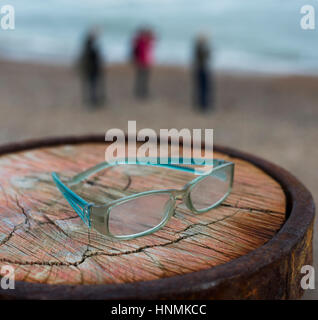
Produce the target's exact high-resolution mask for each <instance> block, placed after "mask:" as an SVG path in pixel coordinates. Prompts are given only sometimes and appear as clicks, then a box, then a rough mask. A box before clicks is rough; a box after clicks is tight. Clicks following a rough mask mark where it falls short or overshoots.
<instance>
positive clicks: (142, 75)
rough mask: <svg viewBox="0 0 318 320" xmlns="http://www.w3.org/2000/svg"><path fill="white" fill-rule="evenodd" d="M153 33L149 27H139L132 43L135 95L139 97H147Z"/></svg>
mask: <svg viewBox="0 0 318 320" xmlns="http://www.w3.org/2000/svg"><path fill="white" fill-rule="evenodd" d="M153 43H154V34H153V32H152V31H151V30H150V29H149V28H142V29H140V30H139V31H138V32H137V34H136V36H135V38H134V39H133V44H132V60H133V63H134V66H135V73H136V76H135V95H136V97H137V98H139V99H145V98H148V97H149V78H150V68H151V65H152V63H153Z"/></svg>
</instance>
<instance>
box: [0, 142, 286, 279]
mask: <svg viewBox="0 0 318 320" xmlns="http://www.w3.org/2000/svg"><path fill="white" fill-rule="evenodd" d="M105 148H106V144H105V143H82V144H76V145H61V146H52V147H45V148H38V149H32V150H26V151H21V152H16V153H12V154H10V153H9V154H5V155H3V156H1V157H0V175H1V177H2V178H1V185H0V216H1V225H0V266H1V265H5V264H11V265H12V266H14V267H15V268H16V280H18V281H23V282H30V283H43V284H72V285H83V284H119V283H135V282H139V281H148V280H155V279H163V278H167V277H172V276H176V275H183V274H189V273H192V272H195V271H199V270H207V269H210V268H211V267H212V268H213V267H216V266H219V265H222V264H225V263H228V262H231V261H233V260H235V259H237V258H239V257H241V256H244V255H247V254H248V253H250V252H251V251H253V250H255V249H257V248H259V247H261V246H262V245H264V244H265V243H267V242H268V241H269V240H271V239H272V238H273V237H274V236H275V234H276V233H277V232H278V231H279V230H280V228H281V226H282V225H283V223H284V221H285V219H286V197H285V194H284V191H283V189H282V187H281V185H280V184H279V183H278V182H277V181H275V180H274V179H273V178H272V177H270V176H269V175H268V174H267V173H265V172H264V171H262V170H261V169H259V168H258V167H256V166H255V165H253V164H251V163H250V162H248V161H245V160H242V159H239V158H235V157H229V156H228V155H226V154H224V153H215V155H214V156H215V157H218V158H224V159H229V160H231V161H234V162H235V166H236V168H235V179H234V187H233V191H232V193H231V195H230V196H229V197H228V199H227V200H226V201H225V202H224V203H223V204H222V205H221V206H219V207H218V208H216V209H214V210H211V211H210V212H208V213H204V214H201V215H194V214H192V213H191V212H189V211H188V210H187V209H185V208H184V207H183V206H182V205H180V206H178V208H177V210H176V211H177V212H176V215H175V216H174V217H173V218H172V219H171V221H170V222H169V223H168V225H167V226H166V227H164V228H163V229H162V230H160V231H159V232H157V233H155V234H153V235H149V236H146V237H142V238H138V239H135V240H130V241H113V240H111V239H109V238H106V237H104V236H103V235H101V234H99V233H97V232H96V231H94V230H88V229H87V228H86V227H85V225H84V224H83V223H82V221H81V220H80V218H79V217H78V216H77V215H76V213H75V212H74V211H73V210H72V208H70V207H69V205H68V204H67V202H66V200H65V199H64V198H63V197H62V196H61V194H60V193H59V191H58V190H57V189H56V187H55V185H54V184H53V182H52V180H51V177H50V173H51V171H57V172H61V173H63V174H65V175H66V176H72V175H74V174H76V173H78V172H80V171H82V170H84V169H86V168H88V167H90V166H93V165H95V164H97V163H98V162H101V161H103V160H104V154H105ZM189 179H190V177H189V176H188V175H187V174H180V173H179V172H178V173H173V172H172V171H169V175H167V171H166V169H160V170H159V169H157V170H156V171H155V172H153V171H151V172H150V171H149V172H147V176H146V177H145V176H144V175H140V173H138V170H135V171H134V170H131V171H130V172H129V170H128V171H120V170H106V171H105V172H103V174H101V175H97V176H94V177H93V178H90V179H89V180H88V181H87V182H86V183H84V184H82V185H81V186H80V187H76V188H75V189H74V190H76V191H77V192H78V193H79V194H80V195H81V196H83V197H85V198H87V199H90V200H94V201H95V202H101V203H102V202H103V201H107V200H108V199H114V198H117V197H119V196H122V195H127V194H131V193H134V192H140V191H145V190H151V189H160V188H169V187H179V186H182V184H184V183H186V182H187V181H189Z"/></svg>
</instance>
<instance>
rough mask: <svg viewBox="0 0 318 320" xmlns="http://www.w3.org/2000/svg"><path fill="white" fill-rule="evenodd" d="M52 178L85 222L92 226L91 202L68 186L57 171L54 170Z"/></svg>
mask: <svg viewBox="0 0 318 320" xmlns="http://www.w3.org/2000/svg"><path fill="white" fill-rule="evenodd" d="M52 178H53V181H54V182H55V184H56V186H57V187H58V189H59V190H60V192H61V193H62V194H63V196H64V197H65V198H66V200H67V201H68V202H69V204H70V205H71V207H72V208H73V209H74V210H75V212H76V213H77V214H78V215H79V216H80V218H81V219H82V220H83V222H84V223H85V224H86V225H87V226H88V227H90V210H89V208H90V206H92V204H91V203H89V202H87V201H85V200H84V199H83V198H81V197H80V196H78V195H77V194H76V193H75V192H73V191H72V190H71V189H70V188H69V187H67V186H66V185H65V184H64V183H63V182H62V181H61V179H60V177H59V175H58V174H57V173H56V172H52Z"/></svg>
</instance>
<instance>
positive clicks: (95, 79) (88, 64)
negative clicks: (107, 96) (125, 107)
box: [79, 31, 104, 107]
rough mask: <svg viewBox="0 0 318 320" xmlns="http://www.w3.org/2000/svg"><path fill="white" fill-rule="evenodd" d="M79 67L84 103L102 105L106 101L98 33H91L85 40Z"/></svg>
mask: <svg viewBox="0 0 318 320" xmlns="http://www.w3.org/2000/svg"><path fill="white" fill-rule="evenodd" d="M79 67H80V73H81V77H82V81H83V98H84V102H85V103H87V104H88V105H90V106H94V107H96V106H98V105H101V104H102V103H103V101H104V74H103V60H102V56H101V53H100V50H99V48H98V46H97V32H96V31H92V32H90V33H89V34H88V35H87V37H86V39H85V42H84V46H83V50H82V54H81V57H80V63H79Z"/></svg>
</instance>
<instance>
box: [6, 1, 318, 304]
mask: <svg viewBox="0 0 318 320" xmlns="http://www.w3.org/2000/svg"><path fill="white" fill-rule="evenodd" d="M4 4H10V5H12V6H13V7H14V9H15V29H14V30H1V29H0V143H1V144H3V143H8V142H13V141H21V140H24V139H29V138H41V137H47V136H63V135H70V134H85V133H105V131H107V130H108V129H110V128H121V129H123V130H125V131H126V130H127V121H128V120H136V121H137V129H142V128H152V129H155V130H157V131H159V129H164V128H177V129H181V128H202V129H204V128H213V129H214V138H215V143H217V144H223V145H226V146H230V147H235V148H238V149H241V150H243V151H247V152H250V153H253V154H255V155H258V156H261V157H264V158H265V159H268V160H270V161H272V162H274V163H276V164H278V165H280V166H282V167H284V168H286V169H287V170H289V171H290V172H292V173H293V174H294V175H296V176H297V177H298V178H299V179H300V180H301V181H302V182H303V183H304V184H305V185H306V186H307V187H308V188H309V190H310V191H311V192H312V193H313V195H314V198H315V200H316V201H317V199H318V179H317V167H316V165H317V160H318V148H317V147H316V143H317V141H318V129H317V125H318V107H317V102H318V78H317V75H318V42H317V35H318V30H304V29H302V28H301V26H300V21H301V18H302V17H303V14H301V12H300V10H301V8H302V6H304V5H312V6H313V7H314V8H315V9H316V11H317V12H318V2H317V1H311V0H257V1H255V0H222V1H221V0H219V1H211V0H199V1H190V0H90V1H85V0H54V1H53V0H47V1H41V0H29V1H23V0H6V1H2V2H1V4H0V6H2V5H4ZM0 19H1V15H0ZM316 229H317V222H316ZM316 231H317V230H316ZM315 237H316V238H315V243H316V248H317V245H318V243H317V241H318V240H317V232H316V235H315ZM316 248H315V249H316ZM315 266H316V273H317V272H318V265H317V259H316V264H315ZM316 278H318V277H316ZM317 287H318V285H317V280H316V288H317ZM305 297H306V298H316V299H317V298H318V291H317V289H316V290H312V291H308V292H307V293H306V295H305Z"/></svg>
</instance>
